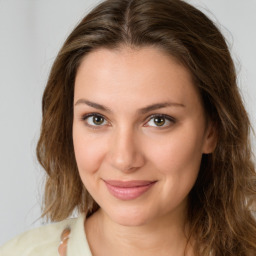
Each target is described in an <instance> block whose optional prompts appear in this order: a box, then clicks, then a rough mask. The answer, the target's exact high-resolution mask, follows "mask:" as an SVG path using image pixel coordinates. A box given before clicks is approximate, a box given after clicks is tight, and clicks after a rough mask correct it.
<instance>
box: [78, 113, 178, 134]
mask: <svg viewBox="0 0 256 256" xmlns="http://www.w3.org/2000/svg"><path fill="white" fill-rule="evenodd" d="M89 117H100V118H103V119H104V121H106V120H107V119H106V118H105V117H104V116H103V115H101V114H98V113H91V114H87V115H84V116H83V117H82V118H81V119H82V121H84V122H85V125H86V126H88V127H90V128H92V129H95V130H96V129H100V128H101V127H102V126H103V125H90V124H88V123H87V119H88V118H89ZM156 117H158V118H159V117H160V118H163V119H165V121H166V120H167V121H169V122H171V123H173V124H174V123H175V122H176V120H175V118H173V117H171V116H168V115H165V114H153V115H151V116H149V117H148V118H147V120H148V121H147V123H148V122H149V121H150V120H151V119H154V118H156ZM164 124H165V123H164ZM168 126H169V125H167V127H168ZM153 127H157V128H160V129H163V128H165V127H166V125H164V126H153Z"/></svg>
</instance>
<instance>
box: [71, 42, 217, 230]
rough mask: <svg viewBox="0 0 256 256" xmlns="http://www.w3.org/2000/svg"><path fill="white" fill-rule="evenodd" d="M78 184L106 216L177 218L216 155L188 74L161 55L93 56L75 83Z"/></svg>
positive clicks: (101, 52) (133, 221)
mask: <svg viewBox="0 0 256 256" xmlns="http://www.w3.org/2000/svg"><path fill="white" fill-rule="evenodd" d="M73 142H74V150H75V156H76V161H77V165H78V169H79V173H80V176H81V179H82V181H83V183H84V185H85V187H86V188H87V190H88V191H89V193H90V194H91V195H92V197H93V198H94V199H95V201H96V202H97V203H98V204H99V205H100V207H101V209H102V211H103V213H104V214H106V216H108V217H110V218H111V219H112V220H113V221H115V222H116V223H119V224H122V225H133V226H135V225H142V224H145V223H149V222H150V221H153V220H157V218H160V217H163V216H170V217H173V216H175V215H176V216H182V214H183V213H184V212H185V209H186V203H187V200H186V199H187V196H188V193H189V191H190V190H191V188H192V187H193V185H194V183H195V181H196V178H197V175H198V171H199V167H200V162H201V157H202V154H203V153H210V152H212V150H213V149H214V144H215V143H214V136H213V132H212V129H211V126H210V125H206V120H205V116H204V109H203V107H202V103H201V100H200V97H199V94H198V92H197V90H196V89H195V87H194V85H193V83H192V78H191V76H190V73H189V72H188V70H187V69H186V68H184V67H183V66H182V65H180V64H178V63H177V62H176V61H175V60H174V59H173V58H171V57H170V56H167V55H165V54H164V53H163V52H162V51H160V50H159V49H156V48H153V47H144V48H141V49H139V50H131V49H130V48H126V47H123V48H121V49H119V50H108V49H98V50H96V51H94V52H91V53H89V54H88V55H87V56H86V57H85V58H84V59H83V61H82V63H81V65H80V67H79V69H78V72H77V76H76V80H75V92H74V120H73Z"/></svg>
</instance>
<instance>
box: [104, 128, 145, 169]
mask: <svg viewBox="0 0 256 256" xmlns="http://www.w3.org/2000/svg"><path fill="white" fill-rule="evenodd" d="M110 145H111V146H110V149H109V152H108V160H109V163H110V165H111V166H112V167H113V168H115V169H118V170H120V171H122V172H133V171H135V170H137V169H138V168H140V167H142V166H143V165H144V162H145V158H144V155H143V152H142V147H141V145H139V140H138V135H136V134H135V132H133V131H132V129H122V130H119V131H117V132H116V133H115V134H113V137H111V142H110Z"/></svg>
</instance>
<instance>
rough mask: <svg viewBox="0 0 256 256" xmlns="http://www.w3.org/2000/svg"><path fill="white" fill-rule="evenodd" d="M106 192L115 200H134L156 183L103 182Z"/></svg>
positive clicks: (138, 181)
mask: <svg viewBox="0 0 256 256" xmlns="http://www.w3.org/2000/svg"><path fill="white" fill-rule="evenodd" d="M104 182H105V184H106V186H107V188H108V191H109V192H110V193H111V194H112V195H113V196H114V197H116V198H118V199H121V200H132V199H135V198H137V197H139V196H141V195H142V194H144V193H145V192H147V191H148V190H149V189H150V188H151V187H152V186H153V185H154V184H155V183H156V181H144V180H132V181H118V180H104Z"/></svg>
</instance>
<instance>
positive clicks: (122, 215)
mask: <svg viewBox="0 0 256 256" xmlns="http://www.w3.org/2000/svg"><path fill="white" fill-rule="evenodd" d="M107 214H108V216H109V218H110V219H111V220H112V221H113V222H115V223H117V224H119V225H122V226H131V227H133V226H143V225H145V224H147V223H148V222H150V220H152V216H149V215H148V213H147V212H145V211H141V210H139V209H121V210H120V211H118V210H116V211H115V212H109V213H107Z"/></svg>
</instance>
